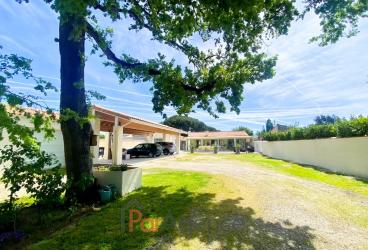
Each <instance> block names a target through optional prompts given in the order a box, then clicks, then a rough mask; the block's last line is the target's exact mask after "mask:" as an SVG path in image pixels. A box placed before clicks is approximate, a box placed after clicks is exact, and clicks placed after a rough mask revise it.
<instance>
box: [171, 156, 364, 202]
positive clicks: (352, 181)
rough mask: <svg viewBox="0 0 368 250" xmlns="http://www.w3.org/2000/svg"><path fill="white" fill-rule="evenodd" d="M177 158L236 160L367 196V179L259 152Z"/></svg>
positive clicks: (182, 158)
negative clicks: (273, 157) (263, 154)
mask: <svg viewBox="0 0 368 250" xmlns="http://www.w3.org/2000/svg"><path fill="white" fill-rule="evenodd" d="M177 159H178V160H179V161H214V160H219V159H220V160H231V161H238V162H242V163H246V164H247V163H248V164H250V165H252V166H258V167H262V168H266V169H270V170H273V171H277V172H279V173H283V174H288V175H291V176H296V177H300V178H303V179H307V180H311V181H317V182H321V183H325V184H328V185H330V186H334V187H338V188H341V189H344V190H347V191H351V192H354V193H358V194H362V195H366V196H368V180H364V179H358V178H355V177H352V176H346V175H341V174H336V173H331V172H327V171H324V170H322V169H318V168H315V167H312V166H303V165H299V164H295V163H291V162H287V161H283V160H277V159H272V158H268V157H265V156H262V155H260V154H238V155H237V154H188V155H186V156H183V157H181V158H177Z"/></svg>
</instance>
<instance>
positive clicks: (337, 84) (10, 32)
mask: <svg viewBox="0 0 368 250" xmlns="http://www.w3.org/2000/svg"><path fill="white" fill-rule="evenodd" d="M30 2H31V3H29V4H22V5H19V4H17V3H15V1H10V0H0V23H1V24H2V25H0V44H1V45H2V46H3V47H4V49H3V52H6V53H17V54H19V55H23V56H25V57H27V58H31V59H32V60H33V72H34V74H36V75H40V76H43V77H45V79H47V80H49V81H51V82H53V83H54V84H55V85H56V86H59V85H60V83H59V53H58V44H57V43H56V42H54V38H56V37H57V36H58V20H57V15H56V14H55V13H54V12H52V11H51V9H50V8H49V6H48V5H46V4H45V3H44V2H43V1H41V0H33V1H30ZM113 28H114V31H115V36H114V39H113V50H114V51H116V53H117V54H119V53H122V52H125V53H130V54H131V55H132V56H133V57H136V58H138V59H141V60H145V59H148V58H153V57H155V56H156V55H157V53H158V52H161V53H163V54H165V55H166V56H167V57H168V58H175V60H176V61H177V62H178V63H179V64H186V63H187V61H186V58H185V57H184V56H183V55H182V54H180V53H178V52H177V51H175V50H174V49H172V48H169V47H167V46H165V45H162V44H160V43H158V42H154V41H151V40H150V33H149V32H147V31H142V32H138V33H136V32H132V31H129V30H128V29H127V22H121V23H118V24H114V25H113ZM359 29H360V33H359V34H358V35H357V36H356V37H353V38H350V39H342V40H341V41H340V42H338V43H337V44H334V45H330V46H327V47H319V46H318V45H317V44H309V43H308V40H309V38H311V37H312V36H314V35H317V34H319V31H320V27H319V20H318V18H317V17H315V16H314V15H308V16H307V18H306V19H305V20H303V21H298V22H295V23H293V25H292V27H291V29H290V32H289V34H288V35H287V36H282V37H279V38H277V39H274V40H272V41H267V42H266V43H267V44H266V45H265V51H266V52H267V53H268V54H269V55H278V58H279V59H278V63H277V67H276V76H275V77H274V78H273V79H271V80H267V81H264V82H262V83H257V84H255V85H249V84H246V85H245V91H244V97H245V98H244V101H243V103H242V105H241V113H240V114H239V115H237V114H235V113H226V114H223V115H221V117H220V118H219V119H215V118H213V117H211V116H209V115H208V114H207V113H206V112H203V111H200V110H199V111H197V112H196V113H194V114H191V116H193V117H196V118H199V119H201V120H202V121H204V122H206V123H207V124H208V125H210V126H214V127H216V128H218V129H221V130H231V129H232V128H234V127H236V126H240V125H242V126H248V127H250V128H252V129H255V130H259V129H261V128H262V126H263V125H264V123H265V121H266V120H267V118H270V119H272V120H274V121H276V122H277V123H281V124H288V125H294V124H299V125H306V124H309V123H312V122H313V118H314V117H315V116H316V115H319V114H336V115H339V116H345V117H349V116H350V115H359V114H363V115H368V63H367V62H368V43H367V41H368V20H361V22H360V25H359ZM201 46H203V47H209V46H212V45H211V43H208V44H203V45H201ZM102 61H103V60H101V58H99V57H98V56H89V57H88V61H87V64H86V88H87V89H89V90H97V91H98V92H100V93H101V94H103V95H105V96H106V97H107V99H106V100H105V101H99V102H95V103H96V104H99V105H103V106H105V107H107V108H111V109H114V110H119V111H122V112H125V113H129V114H132V115H135V116H139V117H142V118H145V119H149V120H153V121H157V122H159V121H161V120H162V118H161V116H160V115H159V114H155V113H153V111H152V104H151V93H150V91H149V88H150V85H149V84H145V83H136V84H134V83H131V82H129V81H126V82H124V83H123V85H119V84H118V79H117V77H116V76H115V75H114V73H113V72H112V71H111V69H110V68H105V67H104V66H103V65H102V63H101V62H102ZM11 84H12V88H14V89H16V90H19V91H22V92H26V93H32V83H31V82H27V81H26V80H24V79H14V80H13V81H12V82H11ZM44 101H45V102H46V103H47V104H49V105H51V106H55V107H57V106H58V104H59V103H58V102H59V96H58V94H52V95H49V96H48V97H46V98H45V100H44ZM166 111H167V113H168V115H171V114H174V111H173V109H172V108H170V107H168V108H167V109H166Z"/></svg>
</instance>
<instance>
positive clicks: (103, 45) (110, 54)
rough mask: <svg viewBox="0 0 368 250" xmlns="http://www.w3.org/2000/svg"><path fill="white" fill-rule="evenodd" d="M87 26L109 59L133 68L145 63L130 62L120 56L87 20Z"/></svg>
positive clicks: (126, 67) (124, 66)
mask: <svg viewBox="0 0 368 250" xmlns="http://www.w3.org/2000/svg"><path fill="white" fill-rule="evenodd" d="M86 26H87V33H88V35H90V36H91V37H92V38H93V39H94V40H95V41H96V43H97V45H98V46H99V47H100V49H101V50H102V52H103V53H104V54H105V55H106V57H107V59H109V60H111V61H113V62H114V63H116V64H118V65H120V66H121V67H123V68H125V69H132V68H136V67H138V66H142V65H144V64H143V63H129V62H127V61H124V60H122V59H120V58H118V57H117V56H116V55H115V54H114V52H112V50H111V49H110V48H109V46H108V45H107V44H106V42H105V41H104V38H103V37H101V36H100V34H99V33H98V32H97V31H96V30H95V29H94V28H93V26H92V25H91V24H90V23H88V22H86Z"/></svg>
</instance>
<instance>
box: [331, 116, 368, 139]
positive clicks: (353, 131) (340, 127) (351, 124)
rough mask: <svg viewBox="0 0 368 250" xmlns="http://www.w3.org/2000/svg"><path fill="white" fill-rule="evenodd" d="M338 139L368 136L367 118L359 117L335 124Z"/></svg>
mask: <svg viewBox="0 0 368 250" xmlns="http://www.w3.org/2000/svg"><path fill="white" fill-rule="evenodd" d="M336 127H337V135H338V136H339V137H353V136H368V117H363V116H359V117H357V118H354V117H353V118H351V119H350V121H349V120H345V119H344V120H341V121H339V122H338V123H337V124H336Z"/></svg>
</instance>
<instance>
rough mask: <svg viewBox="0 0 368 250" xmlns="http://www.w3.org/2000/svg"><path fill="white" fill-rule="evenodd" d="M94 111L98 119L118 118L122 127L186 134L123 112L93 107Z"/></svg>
mask: <svg viewBox="0 0 368 250" xmlns="http://www.w3.org/2000/svg"><path fill="white" fill-rule="evenodd" d="M93 110H94V111H95V114H96V116H97V117H100V118H101V115H107V116H110V117H118V118H119V120H120V122H121V121H122V123H121V126H123V127H126V128H130V129H137V127H138V130H139V128H142V126H144V127H146V129H148V130H147V131H150V132H156V130H157V132H165V131H168V132H171V133H180V134H185V133H186V132H185V131H183V130H180V129H176V128H173V127H170V126H167V125H163V124H160V123H157V122H152V121H148V120H145V119H142V118H140V117H136V116H132V115H129V114H126V113H123V112H118V111H115V110H111V109H107V108H104V107H101V106H97V105H93ZM110 122H113V120H110Z"/></svg>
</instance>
